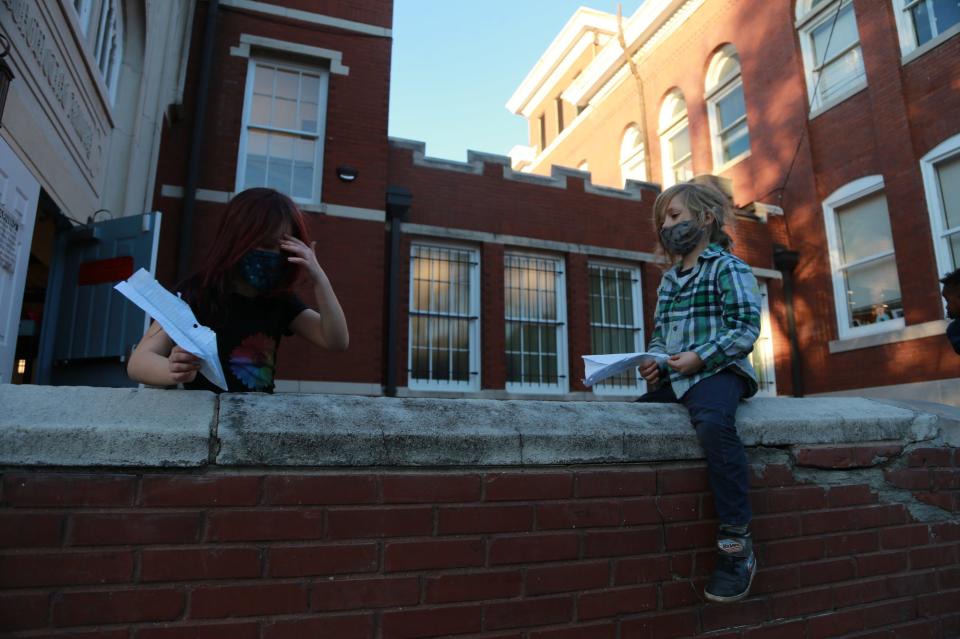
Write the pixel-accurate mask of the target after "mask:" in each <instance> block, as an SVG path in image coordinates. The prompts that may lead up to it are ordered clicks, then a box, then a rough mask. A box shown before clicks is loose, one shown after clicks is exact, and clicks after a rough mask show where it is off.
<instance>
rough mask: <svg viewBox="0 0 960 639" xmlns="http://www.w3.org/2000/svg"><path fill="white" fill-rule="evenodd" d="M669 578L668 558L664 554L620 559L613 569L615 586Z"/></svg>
mask: <svg viewBox="0 0 960 639" xmlns="http://www.w3.org/2000/svg"><path fill="white" fill-rule="evenodd" d="M669 578H670V558H669V557H664V556H652V557H637V558H635V559H621V560H620V561H618V562H617V565H616V568H615V569H614V579H613V582H614V584H615V585H617V586H626V585H629V584H640V583H650V582H655V581H666V580H667V579H669Z"/></svg>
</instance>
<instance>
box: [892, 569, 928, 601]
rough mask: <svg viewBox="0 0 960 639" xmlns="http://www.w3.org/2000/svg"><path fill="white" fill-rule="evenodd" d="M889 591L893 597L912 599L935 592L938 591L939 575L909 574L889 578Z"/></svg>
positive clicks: (925, 573) (926, 573)
mask: <svg viewBox="0 0 960 639" xmlns="http://www.w3.org/2000/svg"><path fill="white" fill-rule="evenodd" d="M887 589H888V590H889V591H890V596H891V597H911V596H916V595H919V594H923V593H927V592H933V591H935V590H936V589H937V573H936V572H934V571H930V572H924V573H909V574H906V575H892V576H890V577H887Z"/></svg>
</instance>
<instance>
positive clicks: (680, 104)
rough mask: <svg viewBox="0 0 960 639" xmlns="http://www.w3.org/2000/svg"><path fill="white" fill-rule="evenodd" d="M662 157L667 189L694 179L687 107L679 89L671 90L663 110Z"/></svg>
mask: <svg viewBox="0 0 960 639" xmlns="http://www.w3.org/2000/svg"><path fill="white" fill-rule="evenodd" d="M660 155H661V158H662V161H663V186H664V188H666V187H668V186H673V185H674V184H677V183H678V182H686V181H687V180H689V179H691V178H692V177H693V153H692V150H691V147H690V126H689V124H688V122H687V103H686V101H685V100H684V99H683V94H682V93H680V90H679V89H673V90H671V91H670V93H668V94H667V97H666V98H664V100H663V105H662V106H661V107H660Z"/></svg>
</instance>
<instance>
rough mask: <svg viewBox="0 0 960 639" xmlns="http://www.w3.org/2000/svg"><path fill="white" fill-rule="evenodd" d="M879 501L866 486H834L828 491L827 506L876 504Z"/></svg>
mask: <svg viewBox="0 0 960 639" xmlns="http://www.w3.org/2000/svg"><path fill="white" fill-rule="evenodd" d="M877 500H878V497H877V494H876V493H875V492H874V491H873V490H871V488H870V487H869V486H867V485H865V484H857V485H855V486H832V487H831V488H830V489H829V490H828V491H827V504H828V505H829V506H830V508H838V507H841V506H859V505H862V504H875V503H877Z"/></svg>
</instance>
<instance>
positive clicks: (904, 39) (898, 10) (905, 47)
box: [892, 0, 960, 62]
mask: <svg viewBox="0 0 960 639" xmlns="http://www.w3.org/2000/svg"><path fill="white" fill-rule="evenodd" d="M892 2H893V15H894V17H895V18H896V21H897V34H898V35H899V37H900V55H901V56H902V57H903V62H909V61H910V60H913V59H914V58H917V57H919V56H921V55H923V54H924V53H926V52H927V51H929V50H931V49H934V48H936V47H937V46H938V45H940V44H941V43H943V42H944V41H946V40H949V39H950V38H952V37H953V36H955V35H957V34H958V33H960V23H957V24H955V25H953V26H951V27H950V28H948V29H947V30H946V31H941V32H940V33H938V34H936V35H935V36H933V37H932V38H930V40H928V41H927V42H924V43H923V44H917V32H916V30H915V29H914V24H913V13H912V12H911V11H910V9H912V8H913V7H915V6H916V5H918V4H921V3H923V2H927V3H930V0H892ZM930 15H931V16H932V15H933V12H932V11H930ZM933 26H934V25H931V32H932V31H933Z"/></svg>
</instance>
